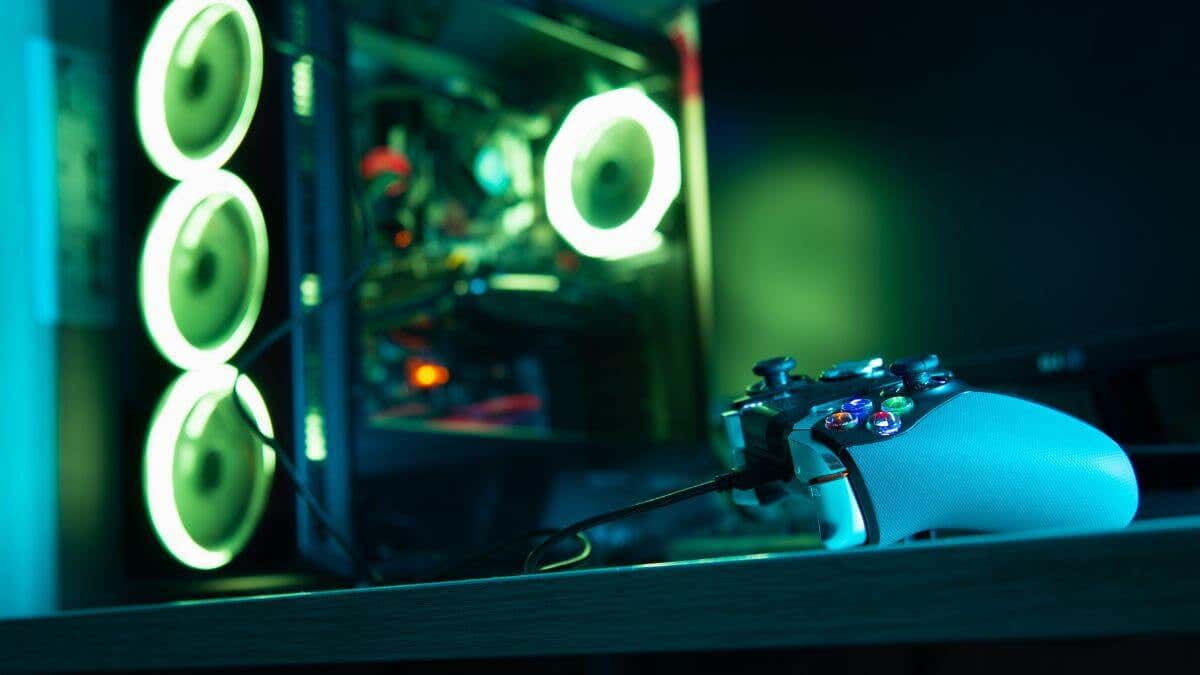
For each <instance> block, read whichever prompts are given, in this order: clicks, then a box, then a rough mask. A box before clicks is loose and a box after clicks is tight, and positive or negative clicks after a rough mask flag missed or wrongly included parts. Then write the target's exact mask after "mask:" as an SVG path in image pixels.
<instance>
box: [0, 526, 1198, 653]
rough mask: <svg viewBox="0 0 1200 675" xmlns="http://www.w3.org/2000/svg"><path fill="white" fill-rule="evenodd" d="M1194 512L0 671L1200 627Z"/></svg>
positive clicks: (516, 591)
mask: <svg viewBox="0 0 1200 675" xmlns="http://www.w3.org/2000/svg"><path fill="white" fill-rule="evenodd" d="M1197 551H1200V518H1197V517H1188V518H1174V519H1164V520H1158V521H1150V522H1145V523H1138V524H1136V525H1135V526H1134V527H1131V528H1129V529H1127V530H1123V531H1120V532H1108V533H1093V534H1078V533H1076V534H1071V533H1059V534H1057V535H1056V536H1051V535H1044V536H1038V537H1016V536H981V537H972V538H963V539H958V540H955V541H930V542H922V543H916V544H909V545H904V546H893V547H890V548H883V549H870V548H863V549H856V550H852V551H848V552H841V553H836V554H835V553H825V552H806V553H788V554H774V555H761V556H743V557H737V558H722V559H715V560H704V561H693V562H683V563H666V564H658V565H642V566H637V567H624V568H612V569H603V570H587V571H580V572H568V573H560V574H551V575H541V576H530V577H508V578H502V579H489V580H472V581H458V582H449V583H438V584H425V585H414V586H392V587H384V588H371V589H358V590H344V591H323V592H314V593H299V594H289V595H279V596H265V597H257V598H243V599H236V600H216V601H203V602H190V603H176V604H168V605H154V606H142V607H128V608H119V609H108V610H97V611H81V612H69V613H63V614H58V615H53V616H48V617H44V618H34V619H23V620H15V621H7V622H0V654H2V655H3V659H4V661H3V667H4V668H6V669H15V670H79V669H91V668H110V669H122V670H124V669H149V668H156V669H157V668H168V667H196V666H220V665H268V664H298V663H329V662H361V661H404V660H415V659H447V658H461V659H465V658H492V657H511V656H528V655H568V654H598V653H615V652H620V653H632V652H667V651H695V650H712V649H750V648H759V647H764V648H765V647H773V648H781V647H811V646H831V645H852V644H917V643H929V642H946V641H970V640H1006V639H1031V638H1088V637H1102V636H1135V635H1147V634H1163V633H1171V634H1178V633H1188V632H1197V631H1200V575H1196V574H1195V556H1196V552H1197Z"/></svg>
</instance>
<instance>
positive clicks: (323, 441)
mask: <svg viewBox="0 0 1200 675" xmlns="http://www.w3.org/2000/svg"><path fill="white" fill-rule="evenodd" d="M655 9H657V10H658V18H657V19H654V20H650V21H643V22H641V23H639V24H636V25H630V24H624V25H621V24H615V23H611V22H606V21H604V20H601V19H598V18H596V17H595V16H594V14H588V13H586V12H582V11H579V10H578V9H576V8H573V7H572V3H536V4H531V3H490V2H474V1H469V0H461V1H457V2H417V3H405V4H403V5H399V4H396V3H388V2H362V3H353V4H343V3H333V2H321V1H309V2H296V3H292V4H291V5H290V9H289V10H288V11H289V12H290V14H288V16H286V17H285V18H284V20H283V25H284V26H286V27H287V28H288V30H289V31H290V32H289V33H287V37H286V41H287V44H288V49H289V50H291V53H292V56H293V62H292V63H293V65H292V96H293V101H292V105H291V106H290V109H289V113H290V114H289V117H288V121H287V124H286V146H287V151H288V154H287V156H286V160H285V165H286V166H287V168H288V170H289V186H288V194H289V203H288V213H289V231H288V241H289V244H290V247H291V248H290V251H289V253H290V260H291V270H290V271H291V275H292V281H293V288H298V289H300V293H299V294H298V295H296V296H294V297H293V312H294V313H301V312H310V314H309V316H308V318H307V319H306V321H305V322H304V325H303V327H302V329H301V330H300V331H298V333H297V336H296V339H295V341H294V343H293V373H294V382H295V384H294V387H293V394H294V399H293V403H294V406H295V407H294V411H293V417H294V419H295V438H296V447H297V458H298V459H299V460H300V461H301V462H302V463H303V470H304V474H305V480H306V482H307V484H308V485H309V486H310V487H311V488H312V490H313V491H314V493H315V494H316V495H317V497H318V498H319V499H320V500H321V501H322V503H324V504H325V505H326V506H327V510H328V511H329V513H330V515H331V517H332V519H333V520H334V521H335V522H336V526H337V528H338V529H339V530H341V531H343V532H345V533H348V536H349V537H350V538H351V539H352V540H353V541H354V542H355V546H356V547H358V548H359V550H360V552H361V554H362V555H363V557H365V558H367V559H369V560H371V561H372V562H373V564H374V565H375V566H376V567H377V568H379V569H380V570H382V571H384V572H385V573H387V574H389V575H392V576H395V577H398V578H410V579H411V578H424V576H423V575H427V574H429V573H430V572H431V571H432V570H434V569H436V568H437V567H438V566H439V565H441V564H444V563H446V562H447V561H448V560H451V559H453V556H454V555H455V554H456V553H462V552H469V551H471V550H473V549H478V548H480V547H485V546H486V545H488V544H491V543H493V542H494V541H496V540H501V539H504V538H505V537H512V536H513V535H514V534H519V533H521V532H524V531H528V530H532V529H537V528H539V527H545V526H547V525H548V524H552V523H554V522H561V520H562V519H564V518H568V517H571V515H573V514H576V513H580V512H582V511H586V510H587V509H589V508H592V509H594V508H597V507H603V506H606V505H607V504H610V503H611V500H612V499H614V498H615V497H614V495H616V494H631V495H632V496H634V497H636V496H637V495H638V493H639V492H640V493H645V492H647V491H649V490H651V489H653V488H650V487H648V485H646V484H642V483H639V482H638V481H648V480H653V479H654V478H655V477H661V476H660V474H657V473H655V472H654V471H653V470H649V469H647V468H646V464H647V463H648V462H649V463H650V464H653V463H654V461H655V460H658V461H659V463H660V465H665V466H668V467H674V468H675V469H676V470H681V469H682V467H683V466H685V465H689V464H688V463H689V462H690V463H695V462H696V461H697V460H703V459H705V458H708V456H707V455H706V451H705V446H706V415H707V411H706V406H707V401H706V395H707V394H706V388H707V387H706V384H707V383H706V381H705V376H704V373H705V372H706V367H705V359H704V354H703V351H704V348H705V347H704V345H705V344H706V337H707V334H708V329H707V325H706V323H707V321H709V316H710V314H709V303H710V299H709V297H708V293H709V291H710V288H709V286H708V284H709V283H710V282H709V281H708V279H709V276H710V274H711V272H710V270H709V269H708V264H709V260H708V255H707V247H708V231H707V228H708V223H707V219H706V217H705V216H706V214H705V212H704V208H703V204H704V199H705V193H704V189H705V186H704V182H703V171H702V168H703V129H702V121H701V118H700V116H699V115H698V114H697V113H698V112H699V111H698V109H697V108H698V105H699V80H698V76H699V72H698V65H699V64H698V60H697V59H698V54H697V52H696V51H695V35H694V31H692V30H690V29H689V30H688V31H686V33H687V34H686V35H684V32H683V30H682V27H681V25H680V24H679V23H672V20H674V19H676V18H677V15H676V12H677V7H669V6H658V7H656V8H655ZM690 28H694V26H691V27H690ZM681 64H682V65H681ZM681 101H686V102H681ZM689 106H691V107H690V108H689ZM685 109H688V110H691V113H692V114H690V115H685V114H684V110H685ZM697 167H699V168H697ZM697 205H699V207H697ZM347 280H353V283H352V284H348V283H347ZM709 459H711V458H709ZM632 463H637V464H638V465H639V468H638V469H637V470H636V471H633V470H628V471H624V473H622V470H621V469H618V468H617V467H621V466H624V467H628V466H630V465H631V464H632ZM606 470H608V471H609V472H608V473H605V471H606ZM605 476H607V478H605ZM605 480H609V481H616V482H618V483H621V484H622V485H625V489H626V490H628V491H629V492H628V493H621V492H620V491H619V490H616V489H613V488H612V487H611V485H610V488H608V489H606V488H603V487H601V486H600V483H603V482H604V481H605ZM681 480H682V479H681ZM568 485H570V486H571V487H567V486H568ZM589 486H590V487H589ZM297 516H298V536H299V542H300V548H301V550H302V552H303V554H304V555H305V556H306V557H308V558H309V559H310V560H313V561H317V562H318V564H321V565H323V566H325V567H327V568H328V569H332V570H340V571H341V572H343V573H348V572H349V571H350V565H349V561H348V560H347V558H346V555H345V554H344V552H343V551H342V550H341V547H340V546H338V545H337V544H336V542H335V541H334V540H333V539H331V537H330V536H329V534H328V533H327V532H325V531H324V530H323V528H321V527H319V526H318V524H317V523H315V522H314V520H313V519H312V517H311V514H309V513H308V512H307V511H306V510H305V509H299V511H298V514H297Z"/></svg>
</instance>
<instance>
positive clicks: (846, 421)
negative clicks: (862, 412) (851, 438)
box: [825, 412, 858, 431]
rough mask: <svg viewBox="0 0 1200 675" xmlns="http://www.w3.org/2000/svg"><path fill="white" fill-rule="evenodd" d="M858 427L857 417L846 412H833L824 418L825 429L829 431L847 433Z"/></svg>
mask: <svg viewBox="0 0 1200 675" xmlns="http://www.w3.org/2000/svg"><path fill="white" fill-rule="evenodd" d="M856 426H858V416H857V415H852V414H850V413H848V412H835V413H833V414H832V415H830V416H829V417H826V418H825V428H826V429H829V430H830V431H849V430H851V429H853V428H854V427H856Z"/></svg>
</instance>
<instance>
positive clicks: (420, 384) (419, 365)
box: [408, 361, 450, 389]
mask: <svg viewBox="0 0 1200 675" xmlns="http://www.w3.org/2000/svg"><path fill="white" fill-rule="evenodd" d="M449 381H450V370H449V369H447V368H446V367H445V366H442V365H438V364H436V363H430V362H428V361H416V362H413V363H410V364H409V367H408V383H409V384H411V385H412V386H414V387H416V388H417V389H432V388H434V387H440V386H442V385H443V384H446V383H447V382H449Z"/></svg>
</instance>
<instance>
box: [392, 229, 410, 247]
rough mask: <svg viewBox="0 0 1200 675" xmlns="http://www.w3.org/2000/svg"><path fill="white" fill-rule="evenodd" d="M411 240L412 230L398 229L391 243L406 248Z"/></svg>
mask: <svg viewBox="0 0 1200 675" xmlns="http://www.w3.org/2000/svg"><path fill="white" fill-rule="evenodd" d="M412 242H413V236H412V232H409V231H408V230H400V231H399V232H397V233H396V235H395V236H394V237H392V243H393V244H395V245H396V248H408V247H409V246H410V245H411V244H412Z"/></svg>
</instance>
